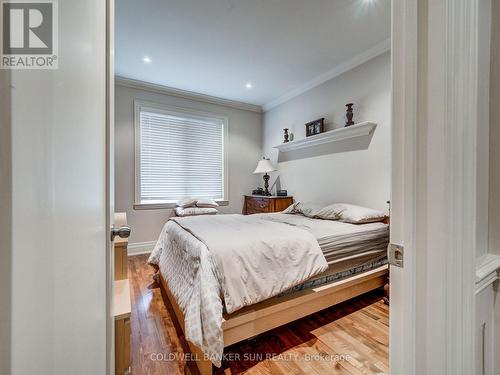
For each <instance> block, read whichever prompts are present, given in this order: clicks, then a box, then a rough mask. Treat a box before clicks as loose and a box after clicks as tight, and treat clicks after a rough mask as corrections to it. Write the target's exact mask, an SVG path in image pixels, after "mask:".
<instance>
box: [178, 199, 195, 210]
mask: <svg viewBox="0 0 500 375" xmlns="http://www.w3.org/2000/svg"><path fill="white" fill-rule="evenodd" d="M197 201H198V200H197V199H194V198H184V199H181V200H180V201H178V202H177V207H182V208H186V207H194V206H196V202H197Z"/></svg>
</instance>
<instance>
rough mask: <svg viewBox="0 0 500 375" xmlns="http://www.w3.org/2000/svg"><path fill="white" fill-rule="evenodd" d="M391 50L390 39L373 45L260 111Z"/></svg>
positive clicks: (273, 101)
mask: <svg viewBox="0 0 500 375" xmlns="http://www.w3.org/2000/svg"><path fill="white" fill-rule="evenodd" d="M390 49H391V39H390V38H389V39H386V40H384V41H383V42H381V43H378V44H376V45H374V46H373V47H371V48H369V49H367V50H366V51H364V52H362V53H360V54H359V55H357V56H354V57H353V58H351V59H349V60H347V61H345V62H343V63H341V64H339V65H337V66H335V67H334V68H333V69H331V70H329V71H328V72H326V73H323V74H321V75H319V76H318V77H316V78H314V79H312V80H310V81H309V82H306V83H305V84H303V85H301V86H299V87H297V88H296V89H294V90H292V91H290V92H288V93H286V94H284V95H282V96H280V97H278V98H276V99H274V100H272V101H270V102H268V103H266V104H264V105H263V106H262V109H263V110H264V112H266V111H269V110H271V109H273V108H275V107H277V106H279V105H280V104H283V103H285V102H287V101H289V100H290V99H292V98H295V97H296V96H299V95H300V94H303V93H304V92H306V91H309V90H311V89H313V88H315V87H317V86H319V85H321V84H323V83H325V82H327V81H329V80H331V79H332V78H335V77H338V76H339V75H341V74H343V73H345V72H347V71H349V70H351V69H354V68H356V67H357V66H359V65H361V64H364V63H365V62H367V61H370V60H371V59H374V58H375V57H377V56H380V55H381V54H383V53H385V52H387V51H389V50H390Z"/></svg>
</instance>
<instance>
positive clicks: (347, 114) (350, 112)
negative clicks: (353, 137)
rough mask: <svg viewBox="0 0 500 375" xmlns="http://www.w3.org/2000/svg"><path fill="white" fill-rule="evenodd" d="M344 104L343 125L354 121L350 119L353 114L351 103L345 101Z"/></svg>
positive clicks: (351, 123)
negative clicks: (344, 121) (344, 120)
mask: <svg viewBox="0 0 500 375" xmlns="http://www.w3.org/2000/svg"><path fill="white" fill-rule="evenodd" d="M345 106H346V107H347V111H346V114H345V117H346V118H347V122H346V123H345V126H351V125H354V121H352V118H353V116H354V114H353V113H352V106H353V103H347V104H346V105H345Z"/></svg>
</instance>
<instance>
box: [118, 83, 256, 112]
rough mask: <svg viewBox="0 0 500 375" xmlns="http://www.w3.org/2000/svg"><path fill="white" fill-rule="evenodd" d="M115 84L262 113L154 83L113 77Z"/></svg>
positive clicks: (219, 99) (223, 100)
mask: <svg viewBox="0 0 500 375" xmlns="http://www.w3.org/2000/svg"><path fill="white" fill-rule="evenodd" d="M115 84H116V85H117V86H122V87H128V88H132V89H137V90H143V91H149V92H152V93H155V94H164V95H171V96H176V97H178V98H183V99H188V100H195V101H197V102H203V103H209V104H217V105H221V106H224V107H230V108H235V109H242V110H244V111H251V112H257V113H262V107H261V106H259V105H254V104H249V103H243V102H239V101H235V100H229V99H222V98H218V97H216V96H211V95H205V94H199V93H196V92H192V91H186V90H181V89H176V88H173V87H168V86H163V85H158V84H156V83H150V82H144V81H139V80H136V79H132V78H126V77H122V76H115Z"/></svg>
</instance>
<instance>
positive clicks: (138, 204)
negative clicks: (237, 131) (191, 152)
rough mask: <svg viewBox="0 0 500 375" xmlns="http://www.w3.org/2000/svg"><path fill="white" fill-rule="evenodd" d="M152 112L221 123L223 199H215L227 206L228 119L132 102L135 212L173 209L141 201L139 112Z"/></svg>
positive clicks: (200, 112)
mask: <svg viewBox="0 0 500 375" xmlns="http://www.w3.org/2000/svg"><path fill="white" fill-rule="evenodd" d="M142 111H152V112H155V113H160V114H165V115H171V116H181V117H182V116H186V117H192V118H195V119H199V120H204V121H207V120H208V121H210V120H216V121H220V122H222V126H223V133H222V134H223V140H222V147H223V150H222V155H223V188H224V196H223V199H217V200H216V201H217V203H218V204H219V205H221V206H227V205H228V204H229V191H228V190H229V189H228V188H229V184H228V181H229V164H228V147H227V146H228V140H229V118H228V117H227V116H224V115H220V114H216V113H212V112H204V111H199V110H196V109H192V108H185V107H176V106H172V105H168V104H161V103H154V102H149V101H142V100H134V164H135V168H134V178H135V181H134V184H135V199H134V209H136V210H148V209H149V210H153V209H163V208H175V206H176V204H175V202H169V201H166V202H158V203H144V202H142V201H141V168H140V166H141V112H142Z"/></svg>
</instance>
